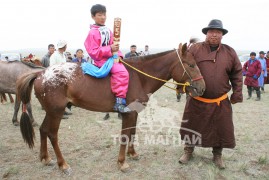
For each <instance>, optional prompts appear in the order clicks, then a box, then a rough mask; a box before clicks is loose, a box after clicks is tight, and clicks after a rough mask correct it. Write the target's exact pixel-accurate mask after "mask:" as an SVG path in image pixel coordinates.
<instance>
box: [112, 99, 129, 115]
mask: <svg viewBox="0 0 269 180" xmlns="http://www.w3.org/2000/svg"><path fill="white" fill-rule="evenodd" d="M113 109H114V110H115V111H118V112H120V113H129V112H131V109H130V108H128V107H127V106H126V99H124V98H119V97H116V103H115V105H114V107H113Z"/></svg>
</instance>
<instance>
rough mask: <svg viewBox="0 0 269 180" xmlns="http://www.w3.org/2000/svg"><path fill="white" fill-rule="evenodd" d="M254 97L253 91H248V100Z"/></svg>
mask: <svg viewBox="0 0 269 180" xmlns="http://www.w3.org/2000/svg"><path fill="white" fill-rule="evenodd" d="M251 96H252V89H248V98H247V99H250V98H251Z"/></svg>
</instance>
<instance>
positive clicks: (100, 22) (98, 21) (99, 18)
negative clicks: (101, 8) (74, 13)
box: [92, 12, 106, 25]
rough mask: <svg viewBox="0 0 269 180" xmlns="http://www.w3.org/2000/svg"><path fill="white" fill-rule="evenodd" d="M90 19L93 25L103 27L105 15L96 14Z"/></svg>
mask: <svg viewBox="0 0 269 180" xmlns="http://www.w3.org/2000/svg"><path fill="white" fill-rule="evenodd" d="M92 19H93V20H94V21H95V24H98V25H105V23H106V13H103V12H98V13H96V14H95V16H92Z"/></svg>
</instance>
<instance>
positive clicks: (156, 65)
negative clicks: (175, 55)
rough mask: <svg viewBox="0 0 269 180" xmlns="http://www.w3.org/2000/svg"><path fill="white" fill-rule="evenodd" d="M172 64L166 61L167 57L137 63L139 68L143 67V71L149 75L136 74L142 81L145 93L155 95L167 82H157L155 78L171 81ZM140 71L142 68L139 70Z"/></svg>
mask: <svg viewBox="0 0 269 180" xmlns="http://www.w3.org/2000/svg"><path fill="white" fill-rule="evenodd" d="M171 65H172V62H171V61H170V60H167V59H166V56H163V57H159V58H154V59H150V60H144V61H143V60H141V61H140V62H138V63H137V66H139V67H141V70H142V71H143V72H144V73H145V74H147V75H150V76H151V77H147V75H145V74H143V73H140V72H136V74H137V76H138V78H139V79H140V83H141V87H142V89H143V91H144V92H145V93H147V94H149V93H154V92H155V91H157V90H158V89H159V88H160V87H161V86H162V85H163V84H164V83H165V82H163V81H160V80H156V79H154V77H156V78H158V79H163V80H169V79H171V75H170V72H169V70H170V67H171ZM139 69H140V68H139Z"/></svg>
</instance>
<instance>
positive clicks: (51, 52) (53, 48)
mask: <svg viewBox="0 0 269 180" xmlns="http://www.w3.org/2000/svg"><path fill="white" fill-rule="evenodd" d="M54 51H55V47H54V46H51V47H50V48H49V53H50V54H53V53H54Z"/></svg>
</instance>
